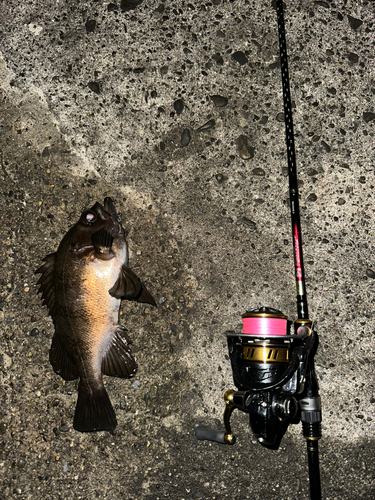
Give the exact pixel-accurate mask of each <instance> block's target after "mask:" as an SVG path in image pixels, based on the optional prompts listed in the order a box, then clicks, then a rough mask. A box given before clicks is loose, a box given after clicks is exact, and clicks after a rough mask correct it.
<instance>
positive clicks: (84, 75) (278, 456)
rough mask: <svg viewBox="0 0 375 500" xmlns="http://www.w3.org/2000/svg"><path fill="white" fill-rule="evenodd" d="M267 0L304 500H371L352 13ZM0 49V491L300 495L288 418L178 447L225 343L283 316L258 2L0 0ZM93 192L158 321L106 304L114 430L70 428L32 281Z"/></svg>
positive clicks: (370, 89)
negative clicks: (299, 282) (307, 381)
mask: <svg viewBox="0 0 375 500" xmlns="http://www.w3.org/2000/svg"><path fill="white" fill-rule="evenodd" d="M285 3H286V6H285V7H286V10H285V17H286V29H287V41H288V50H289V67H290V77H291V92H292V98H293V101H294V103H295V108H294V122H295V138H296V150H297V160H298V169H299V179H300V199H301V218H302V230H303V237H304V254H305V261H306V277H307V292H308V299H309V306H310V317H311V318H312V319H313V320H314V321H315V322H316V323H315V324H316V329H317V331H318V333H319V336H320V347H319V350H318V353H317V355H316V369H317V373H318V377H319V380H320V390H321V397H322V405H323V438H322V440H321V441H320V447H321V469H322V471H321V475H322V488H323V498H324V499H326V500H334V499H337V500H357V499H362V500H370V499H371V500H372V499H373V498H375V483H374V472H375V465H374V464H375V461H374V455H375V452H374V450H375V439H374V431H375V415H374V410H375V390H374V366H375V355H374V350H373V346H374V326H375V325H374V316H373V307H374V291H375V258H374V246H375V245H374V237H373V235H374V202H373V197H374V194H373V192H374V182H375V179H374V130H375V74H374V69H375V66H374V58H375V54H374V52H375V45H374V31H375V29H374V28H375V27H374V21H375V17H374V5H373V2H371V1H367V0H359V1H354V0H346V1H343V0H334V1H331V0H327V1H310V0H299V1H297V0H290V1H289V0H288V1H286V2H285ZM136 4H139V5H136ZM0 51H1V54H0V96H1V99H0V106H1V111H0V162H1V165H0V166H1V168H0V176H1V194H2V196H1V197H0V215H1V225H0V239H1V252H0V266H1V268H0V269H1V270H0V280H1V288H0V321H1V342H0V369H1V371H0V373H1V377H2V378H1V389H0V396H1V408H0V447H1V454H2V455H1V459H0V471H1V473H0V492H1V493H0V497H1V498H4V499H8V498H20V499H51V500H52V499H54V500H55V499H62V498H64V499H66V498H72V499H85V500H91V499H96V498H99V499H101V498H107V499H111V500H112V499H113V500H115V499H127V500H135V499H137V500H140V499H152V500H156V499H163V498H170V499H174V500H182V499H185V500H190V499H194V500H198V499H216V500H219V499H220V500H221V499H236V500H242V499H247V498H249V499H250V498H251V499H252V500H256V499H259V500H271V499H276V498H278V499H282V500H287V499H289V500H297V499H298V500H300V499H308V498H309V484H308V475H307V465H306V453H305V442H304V439H303V437H302V435H301V429H300V425H295V426H291V427H290V428H289V429H288V432H287V434H286V436H285V437H284V439H283V441H282V444H281V447H280V449H279V450H278V451H270V450H267V449H264V448H262V447H261V446H260V445H259V444H256V442H255V441H254V438H253V436H252V435H251V432H250V430H249V428H248V426H247V417H246V415H244V414H240V413H234V415H233V418H232V423H233V429H234V431H235V433H236V434H237V437H238V440H237V443H236V444H235V445H234V446H232V447H231V446H224V445H219V444H216V443H209V442H206V441H205V442H198V441H196V440H195V437H194V425H195V424H202V423H206V424H209V425H216V426H221V425H222V424H221V423H219V422H218V421H217V420H218V419H220V420H221V416H222V411H223V409H224V404H223V399H222V396H223V393H224V392H225V390H226V389H230V388H234V387H233V381H232V375H231V369H230V366H229V360H228V355H227V348H226V340H225V336H224V332H225V331H226V330H233V329H235V328H237V327H238V325H239V324H240V323H241V314H242V313H243V312H245V311H246V310H247V309H248V308H253V307H259V306H262V305H266V306H272V307H275V308H278V309H281V310H282V311H283V312H284V313H286V314H288V315H289V316H290V317H291V318H293V317H294V318H295V315H296V307H295V297H294V293H295V286H294V270H293V258H292V246H291V245H292V242H291V230H290V220H289V209H288V179H287V177H286V153H285V140H284V123H283V117H282V115H281V114H280V113H282V92H281V81H280V68H279V64H278V43H277V26H276V13H275V10H274V8H273V6H272V5H271V1H267V2H260V1H255V0H233V1H225V0H224V1H220V0H211V1H202V0H190V1H189V2H188V1H177V0H175V1H173V0H171V1H169V0H166V1H164V2H163V0H144V1H143V2H141V3H140V2H136V1H134V0H133V1H132V2H130V1H128V2H127V1H125V0H123V1H122V2H121V1H120V0H113V1H110V0H107V1H103V2H102V1H95V0H82V1H79V2H78V1H75V0H29V1H28V2H20V1H19V0H17V1H16V0H7V1H3V2H1V3H0ZM106 195H110V196H111V197H112V198H113V199H114V200H115V202H116V207H117V209H118V210H119V212H120V213H121V219H122V222H123V225H124V226H125V227H126V229H127V231H128V237H127V239H128V243H129V246H130V249H131V261H130V264H131V267H132V268H133V269H134V270H135V271H136V272H137V274H138V275H139V276H140V277H141V278H142V280H144V281H145V282H146V283H147V286H148V288H149V290H150V291H151V292H152V293H153V294H154V296H155V297H156V299H157V302H158V304H159V307H158V309H157V310H156V309H153V308H151V307H149V306H142V305H140V304H135V303H134V304H133V303H123V307H122V323H123V324H124V325H125V326H126V327H127V328H128V330H129V332H130V336H131V337H132V339H133V342H134V348H133V351H134V352H135V354H136V357H137V360H138V364H139V369H138V373H137V375H136V377H135V379H132V380H120V379H115V378H110V377H107V378H106V385H107V388H108V391H109V395H110V398H111V401H112V402H113V404H114V406H115V408H116V414H117V419H118V423H119V425H118V429H117V430H116V431H115V432H114V433H113V434H110V433H104V432H101V433H94V434H80V433H78V432H76V431H74V430H73V429H72V415H73V412H74V407H75V402H76V397H77V390H76V383H75V382H67V383H63V381H62V379H61V378H60V377H59V376H58V375H56V374H55V373H54V372H53V370H52V367H51V366H50V364H49V361H48V350H49V346H50V343H51V338H52V335H53V325H52V321H51V319H50V317H49V316H48V314H47V310H46V308H45V307H43V306H42V305H41V301H40V299H39V297H37V296H36V292H37V287H36V284H35V283H36V279H37V278H36V277H35V276H34V270H35V269H36V268H37V267H38V266H39V265H40V262H41V259H42V257H44V255H46V254H47V253H51V252H53V251H55V250H56V249H57V246H58V244H59V242H60V240H61V238H62V237H63V235H64V234H65V233H66V231H67V229H68V228H69V227H70V226H71V225H72V224H73V223H75V222H76V221H77V220H78V217H79V215H80V213H81V211H82V210H83V209H84V208H87V207H89V206H91V205H92V204H93V202H94V201H103V198H104V196H106Z"/></svg>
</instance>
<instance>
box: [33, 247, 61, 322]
mask: <svg viewBox="0 0 375 500" xmlns="http://www.w3.org/2000/svg"><path fill="white" fill-rule="evenodd" d="M55 260H56V253H50V254H48V255H46V256H45V257H44V259H43V261H44V264H42V265H41V266H40V267H39V268H38V269H37V270H36V271H35V274H41V275H42V276H41V277H40V278H39V280H38V281H37V285H40V287H39V290H38V293H41V294H42V300H43V305H46V306H47V307H48V311H49V313H50V315H51V316H53V309H54V306H55V289H54V286H53V273H54V270H55Z"/></svg>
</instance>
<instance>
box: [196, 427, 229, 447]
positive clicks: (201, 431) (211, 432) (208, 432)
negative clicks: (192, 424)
mask: <svg viewBox="0 0 375 500" xmlns="http://www.w3.org/2000/svg"><path fill="white" fill-rule="evenodd" d="M195 437H196V438H197V439H199V440H200V441H203V440H204V439H206V440H207V441H216V443H221V444H226V441H225V431H217V430H216V429H211V427H208V426H207V425H198V427H196V428H195Z"/></svg>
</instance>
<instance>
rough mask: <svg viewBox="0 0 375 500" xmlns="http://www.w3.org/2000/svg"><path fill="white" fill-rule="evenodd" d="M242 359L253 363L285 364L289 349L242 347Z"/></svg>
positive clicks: (287, 359)
mask: <svg viewBox="0 0 375 500" xmlns="http://www.w3.org/2000/svg"><path fill="white" fill-rule="evenodd" d="M242 354H243V359H245V360H246V361H253V362H254V363H259V362H260V363H287V362H288V361H289V348H288V347H279V346H267V347H266V346H254V345H251V346H244V347H243V351H242Z"/></svg>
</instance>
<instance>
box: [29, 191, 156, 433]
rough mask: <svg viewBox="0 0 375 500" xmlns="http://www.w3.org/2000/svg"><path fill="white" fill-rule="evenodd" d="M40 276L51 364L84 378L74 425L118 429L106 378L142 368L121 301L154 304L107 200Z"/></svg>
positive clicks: (79, 225) (72, 231)
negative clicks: (50, 326)
mask: <svg viewBox="0 0 375 500" xmlns="http://www.w3.org/2000/svg"><path fill="white" fill-rule="evenodd" d="M43 260H44V262H45V263H44V264H43V265H42V266H41V267H40V268H39V269H38V270H37V271H36V273H41V274H42V276H41V277H40V279H39V281H38V284H39V285H40V288H39V292H40V293H42V299H43V304H46V305H47V307H48V309H49V312H50V315H51V316H52V319H53V323H54V325H55V335H54V337H53V339H52V346H51V350H50V354H49V359H50V362H51V364H52V367H53V369H54V371H55V372H56V373H58V374H59V375H61V377H62V378H63V379H64V380H75V379H77V378H78V377H79V379H80V381H79V388H78V400H77V406H76V411H75V415H74V422H73V427H74V429H76V430H77V431H81V432H90V431H102V430H107V431H109V430H113V429H115V427H116V425H117V422H116V416H115V412H114V410H113V407H112V405H111V402H110V400H109V397H108V394H107V392H106V390H105V388H104V386H103V381H102V373H104V374H105V375H111V376H113V377H121V378H127V377H132V376H133V375H134V374H135V372H136V369H137V364H136V362H135V359H134V357H133V355H132V353H131V350H130V347H129V344H130V343H131V341H130V339H129V338H128V336H127V334H126V331H125V329H124V328H123V327H122V326H121V325H119V323H118V320H119V309H120V304H121V299H127V300H136V301H138V302H145V303H148V304H152V305H154V306H155V305H156V304H155V300H154V299H153V297H152V295H151V294H150V293H149V292H148V291H147V289H146V287H145V286H144V285H142V283H141V282H140V280H139V279H138V278H137V276H136V275H135V274H134V273H133V271H131V270H130V269H129V268H128V267H127V266H128V247H127V244H126V241H125V236H124V230H123V228H122V226H121V224H120V222H119V219H118V216H117V213H116V209H115V207H114V205H113V203H112V200H111V199H110V198H105V200H104V206H102V205H100V204H99V203H95V205H94V206H93V207H92V208H91V209H89V210H87V211H85V212H84V213H83V214H82V215H81V217H80V219H79V221H78V222H77V223H76V224H75V225H74V226H73V227H72V228H71V229H70V230H69V231H68V232H67V234H66V235H65V236H64V238H63V240H62V241H61V243H60V245H59V248H58V249H57V252H55V253H52V254H50V255H47V256H46V257H45V258H44V259H43Z"/></svg>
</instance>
